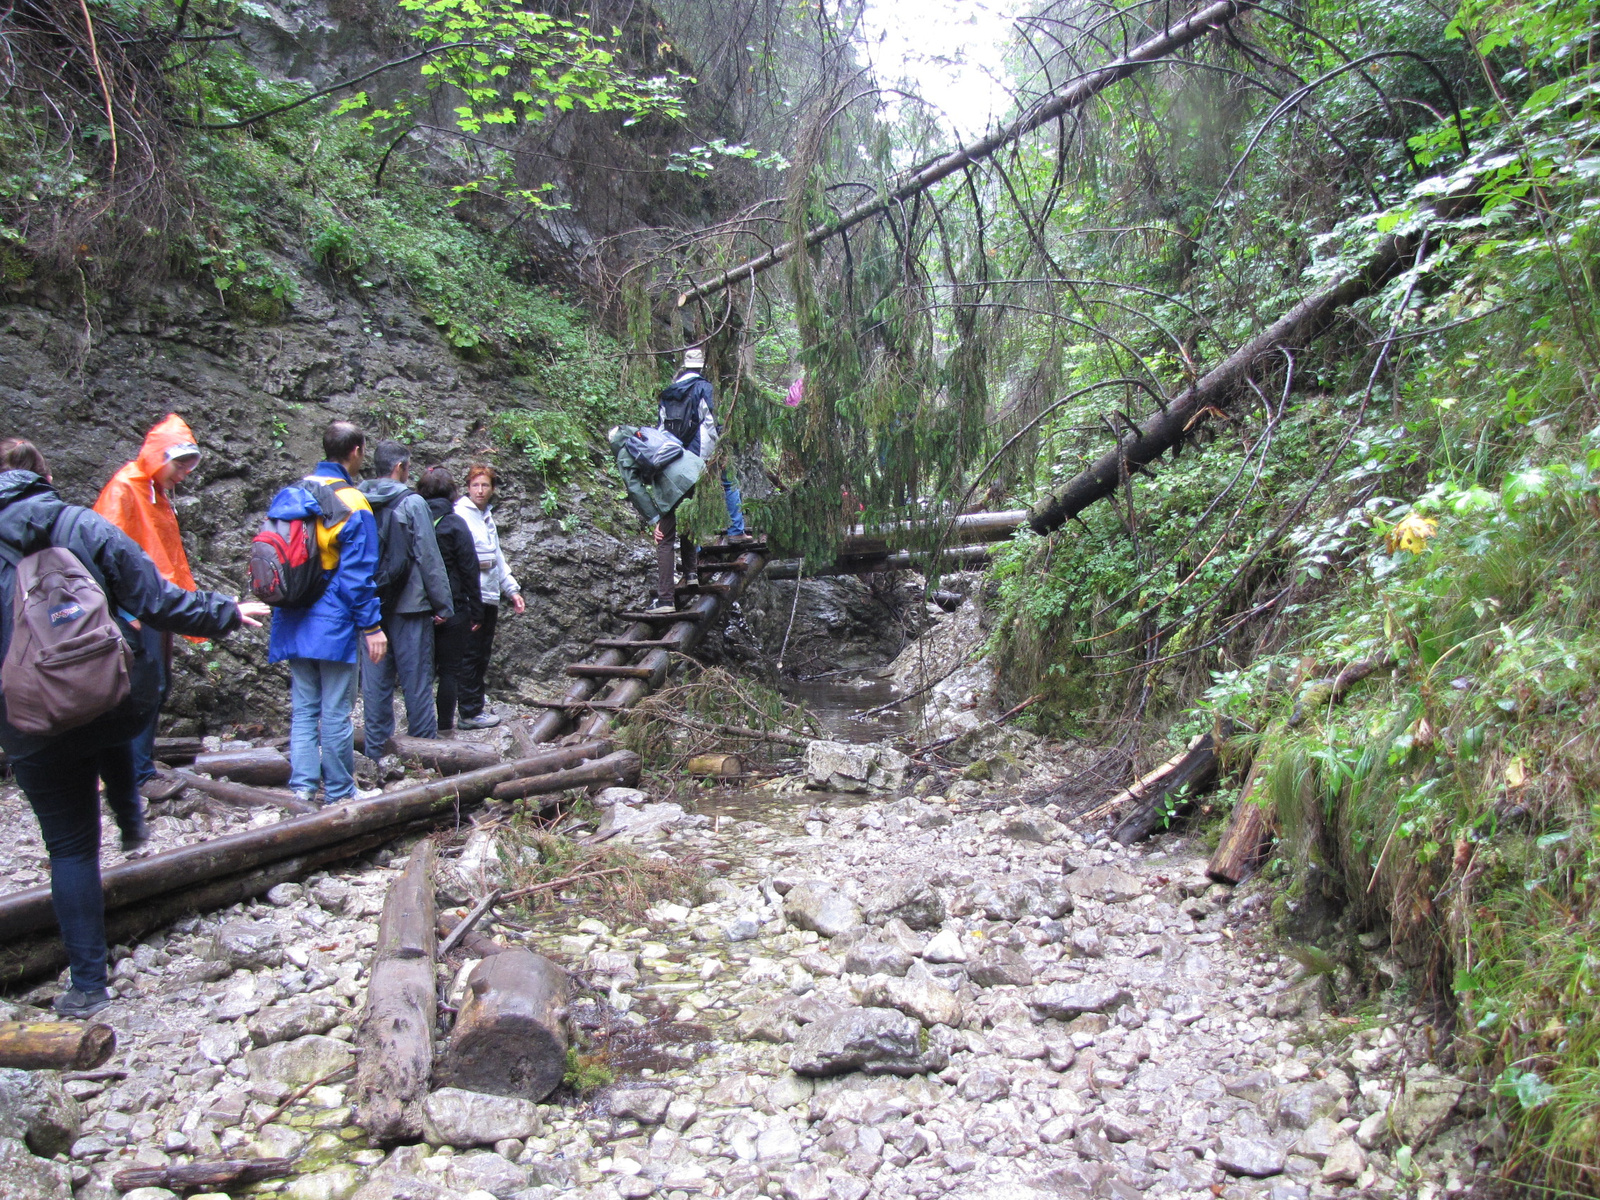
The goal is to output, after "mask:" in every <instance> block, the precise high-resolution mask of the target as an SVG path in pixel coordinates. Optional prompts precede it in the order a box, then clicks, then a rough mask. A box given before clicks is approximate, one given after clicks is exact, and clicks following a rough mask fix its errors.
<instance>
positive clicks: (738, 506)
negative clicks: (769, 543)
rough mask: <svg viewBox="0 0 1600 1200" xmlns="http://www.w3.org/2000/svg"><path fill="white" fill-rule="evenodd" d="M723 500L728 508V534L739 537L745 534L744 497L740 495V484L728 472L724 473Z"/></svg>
mask: <svg viewBox="0 0 1600 1200" xmlns="http://www.w3.org/2000/svg"><path fill="white" fill-rule="evenodd" d="M722 500H723V503H724V504H726V505H727V506H728V533H729V534H731V535H733V536H735V537H737V536H738V535H740V534H742V533H743V532H744V497H743V496H741V495H740V494H739V484H738V483H737V482H736V481H735V480H734V478H733V476H731V475H729V474H728V473H727V472H726V471H724V472H723V473H722Z"/></svg>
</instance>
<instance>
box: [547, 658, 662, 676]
mask: <svg viewBox="0 0 1600 1200" xmlns="http://www.w3.org/2000/svg"><path fill="white" fill-rule="evenodd" d="M567 674H568V675H574V676H576V677H578V678H579V679H651V678H654V677H655V675H656V674H657V672H656V671H655V670H654V669H653V668H651V667H647V666H645V665H644V664H643V663H640V664H639V665H638V666H621V667H614V666H611V665H610V664H609V663H592V662H582V663H569V664H568V665H567Z"/></svg>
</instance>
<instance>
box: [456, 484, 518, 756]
mask: <svg viewBox="0 0 1600 1200" xmlns="http://www.w3.org/2000/svg"><path fill="white" fill-rule="evenodd" d="M496 482H497V480H496V477H495V473H494V468H493V467H491V466H488V465H486V464H484V463H473V464H472V465H471V466H470V467H468V468H467V494H466V495H465V496H463V497H461V499H459V500H457V501H456V513H457V514H458V515H459V516H460V517H461V519H462V520H463V521H465V522H466V523H467V528H468V529H470V530H471V531H472V544H473V546H474V548H475V549H476V550H477V552H478V586H479V588H480V589H481V591H482V595H483V621H482V623H481V624H479V625H477V626H476V627H474V628H473V629H472V630H471V631H470V632H468V634H467V647H466V652H465V653H464V654H463V655H462V659H461V674H460V692H459V695H458V700H459V703H460V706H461V716H460V717H459V718H458V719H457V721H456V728H457V729H488V728H489V727H490V726H492V725H498V724H500V718H499V717H498V716H496V715H495V714H494V713H492V712H488V711H487V710H486V709H485V708H484V699H483V680H484V676H485V675H486V674H487V673H488V671H489V651H490V650H491V649H492V648H493V646H494V627H495V623H496V621H497V620H498V619H499V616H500V600H501V598H502V597H504V598H505V600H506V601H507V602H508V603H509V604H510V605H511V610H512V611H513V612H515V613H518V614H520V613H522V612H523V611H524V609H526V607H527V606H526V605H525V604H524V603H523V601H522V589H521V588H520V587H519V586H518V585H517V577H516V576H515V575H513V574H512V573H511V568H510V567H508V566H507V565H506V556H505V554H504V553H503V552H502V551H501V549H500V534H499V531H498V530H496V529H495V527H494V510H493V509H491V508H490V507H489V500H490V498H491V497H492V496H493V495H494V485H495V483H496Z"/></svg>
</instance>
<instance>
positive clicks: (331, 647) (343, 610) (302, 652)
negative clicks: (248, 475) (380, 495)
mask: <svg viewBox="0 0 1600 1200" xmlns="http://www.w3.org/2000/svg"><path fill="white" fill-rule="evenodd" d="M306 480H307V481H308V482H310V483H318V484H322V485H324V486H325V487H327V488H331V489H332V491H333V493H334V495H335V496H336V497H337V498H338V500H339V501H340V502H341V503H342V504H343V505H344V508H345V510H346V511H343V512H338V513H333V514H327V515H325V514H323V513H322V511H321V508H320V507H319V506H318V504H317V501H316V497H315V495H314V494H313V493H312V492H311V491H310V490H308V489H306V488H303V487H287V488H284V489H283V490H282V491H281V492H279V493H278V494H277V496H276V497H274V498H273V501H272V508H271V509H270V510H269V515H271V516H273V517H276V518H279V519H282V520H290V521H292V520H294V519H295V518H297V517H308V516H313V515H314V516H316V517H317V518H318V520H317V546H318V548H319V549H320V550H321V551H322V570H323V573H324V574H325V575H326V576H327V579H328V586H327V588H326V589H324V591H323V593H322V595H321V596H319V597H318V598H317V601H316V603H315V604H312V605H310V606H309V607H306V608H279V609H274V610H273V613H272V638H271V641H270V643H269V648H268V655H267V657H268V660H269V661H271V662H281V661H283V660H284V659H286V658H320V659H323V660H325V661H328V662H344V663H353V662H355V661H356V654H357V652H358V650H359V649H360V646H359V639H358V637H357V634H363V633H370V632H372V631H373V630H374V629H376V628H378V625H379V622H380V621H381V619H382V616H381V613H380V612H379V609H378V592H377V588H376V587H374V586H373V582H372V575H373V572H374V571H375V570H376V569H377V566H378V525H377V522H376V521H375V520H374V519H373V516H372V506H371V505H370V504H368V503H367V498H366V497H365V496H363V495H362V494H361V492H360V490H359V489H357V487H356V485H355V483H354V482H352V480H351V479H350V476H349V475H348V474H346V473H345V469H344V468H343V467H341V466H340V465H339V464H338V463H332V462H321V463H318V464H317V467H316V470H314V471H312V472H311V474H310V475H308V476H306ZM319 490H320V489H319ZM328 516H331V517H332V518H333V519H332V520H331V521H330V520H328V519H327V517H328Z"/></svg>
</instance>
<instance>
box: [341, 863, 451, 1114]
mask: <svg viewBox="0 0 1600 1200" xmlns="http://www.w3.org/2000/svg"><path fill="white" fill-rule="evenodd" d="M434 862H435V853H434V845H433V842H432V841H429V840H427V839H424V840H423V841H420V842H418V843H417V845H416V847H415V848H414V849H413V850H412V851H411V858H410V859H409V860H408V861H407V863H406V867H405V870H404V871H403V872H402V873H401V875H400V878H399V879H397V880H395V881H394V883H393V884H392V885H390V887H389V894H388V895H387V896H386V897H384V901H383V917H382V918H381V919H380V920H379V922H378V943H377V946H376V947H375V948H374V950H373V958H372V971H371V975H370V978H369V980H368V982H367V1004H366V1007H365V1008H364V1009H363V1010H362V1012H361V1020H360V1022H359V1023H358V1024H357V1026H356V1061H357V1063H358V1064H359V1065H358V1066H357V1069H356V1082H355V1093H356V1097H357V1101H356V1103H357V1109H358V1111H359V1112H360V1114H361V1125H362V1127H363V1128H364V1129H366V1131H367V1134H368V1136H370V1137H372V1138H373V1139H374V1140H376V1141H380V1142H395V1141H403V1140H408V1139H409V1140H415V1139H417V1138H419V1137H421V1136H422V1098H423V1097H424V1096H426V1095H427V1094H428V1080H429V1077H430V1075H431V1074H432V1071H433V1026H434V1022H435V1020H436V1019H437V1017H438V999H437V995H436V993H435V990H434V981H433V952H434V947H435V944H436V943H435V941H434V932H433V923H434V917H435V913H434V905H433V868H434Z"/></svg>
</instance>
